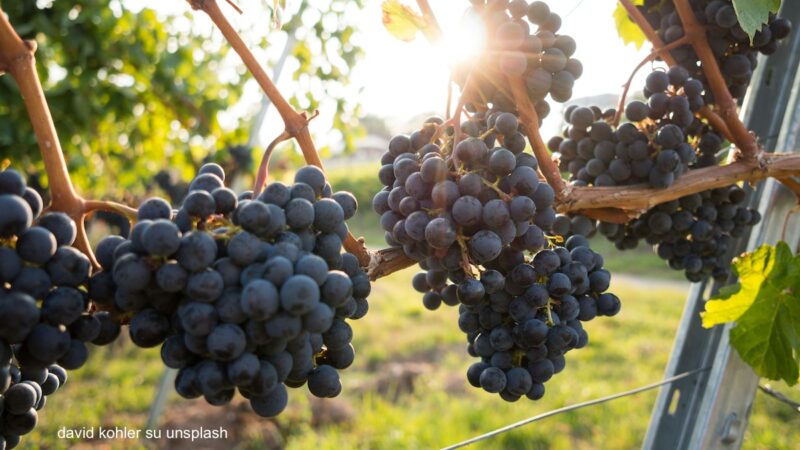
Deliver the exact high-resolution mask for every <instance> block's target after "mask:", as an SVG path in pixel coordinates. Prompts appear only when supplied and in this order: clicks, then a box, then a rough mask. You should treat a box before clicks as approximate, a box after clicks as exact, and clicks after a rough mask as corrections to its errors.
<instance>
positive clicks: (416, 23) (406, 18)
mask: <svg viewBox="0 0 800 450" xmlns="http://www.w3.org/2000/svg"><path fill="white" fill-rule="evenodd" d="M381 9H382V11H383V26H384V27H386V30H387V31H389V33H391V35H392V36H394V37H396V38H397V39H400V40H401V41H405V42H411V41H413V40H414V38H415V37H416V36H417V31H420V30H422V29H424V28H425V27H426V26H427V22H426V21H425V19H424V18H423V17H422V15H421V14H419V13H418V12H416V11H414V10H413V9H411V8H410V7H409V6H407V5H404V4H403V3H401V2H400V0H385V1H384V2H383V4H382V5H381Z"/></svg>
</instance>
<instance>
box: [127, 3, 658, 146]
mask: <svg viewBox="0 0 800 450" xmlns="http://www.w3.org/2000/svg"><path fill="white" fill-rule="evenodd" d="M298 1H300V0H287V3H288V5H289V6H288V7H287V10H292V4H293V3H296V2H298ZM405 2H406V3H407V4H410V5H412V6H414V7H415V5H414V2H413V1H411V0H405ZM124 3H125V5H126V6H127V7H130V8H131V9H139V8H142V7H150V8H154V9H156V10H157V11H158V12H159V13H161V14H180V13H183V12H185V11H187V10H188V9H189V8H188V6H187V4H186V3H185V2H180V1H174V2H173V1H168V2H165V1H163V0H125V2H124ZM219 3H220V5H221V7H222V8H223V11H225V12H226V14H227V16H228V17H229V18H230V20H231V21H232V22H233V24H234V26H237V24H244V23H250V24H252V23H253V22H252V21H254V20H255V21H257V22H255V23H256V24H257V25H258V24H260V23H261V22H264V26H265V27H266V26H268V23H269V14H268V13H267V12H266V10H267V8H266V5H267V4H268V3H271V1H267V0H239V1H238V2H237V3H238V4H239V6H240V7H241V8H242V9H243V10H244V12H245V14H244V15H242V16H239V15H237V14H235V13H234V12H233V10H232V9H231V8H230V7H229V6H227V5H225V2H224V0H219ZM364 3H365V7H364V8H363V9H362V10H355V11H354V12H353V14H354V22H355V23H356V24H357V25H358V28H359V33H358V34H357V35H356V36H355V37H354V41H355V42H356V43H357V44H359V45H361V46H362V48H363V49H364V53H365V56H364V57H363V59H361V60H360V61H359V62H358V63H357V65H356V67H355V68H354V69H353V73H352V83H353V86H352V87H351V88H350V90H349V91H348V95H357V96H358V99H359V101H360V103H361V105H362V108H363V112H364V113H366V114H371V115H376V116H379V117H383V118H385V119H386V120H387V123H388V124H389V126H390V128H391V129H392V130H393V131H398V132H400V131H409V130H404V129H403V127H407V126H408V123H409V120H410V119H412V118H413V117H415V116H418V115H420V114H425V113H430V112H435V113H438V114H439V115H444V108H445V105H446V100H447V83H448V79H449V71H448V61H447V58H445V57H444V56H443V54H445V53H446V52H444V51H443V49H442V48H436V47H433V46H431V45H430V44H429V43H428V41H427V40H425V39H424V38H423V37H422V35H421V34H420V35H419V36H418V37H417V39H416V40H414V41H413V42H410V43H407V42H402V41H399V40H397V39H395V38H394V37H393V36H391V35H390V34H389V33H388V32H387V31H386V29H385V28H384V27H383V24H382V21H381V3H382V2H381V1H379V0H365V2H364ZM548 3H549V5H550V7H551V9H552V10H553V11H554V12H556V13H558V14H559V15H561V17H562V20H563V26H562V28H561V30H559V33H560V34H568V35H570V36H572V37H573V38H574V39H575V40H576V41H577V51H576V53H575V55H574V57H576V58H578V59H579V60H580V61H581V62H582V63H583V67H584V73H583V76H582V77H581V78H580V79H579V80H577V82H576V84H575V88H574V90H573V99H577V98H580V97H586V96H594V95H601V94H615V95H618V94H619V93H620V92H621V86H622V84H623V83H624V82H625V80H626V79H627V78H628V76H629V75H630V72H631V70H632V69H633V68H634V67H635V66H636V64H637V63H638V62H639V61H640V60H641V59H642V58H644V57H645V56H646V54H647V52H648V51H649V49H648V48H642V49H638V50H637V49H636V48H635V47H634V46H633V45H632V44H629V45H627V46H626V45H624V44H623V42H622V40H621V39H620V38H619V37H618V35H617V31H616V27H615V25H614V20H613V17H612V13H613V11H614V8H615V7H616V2H615V1H614V0H558V1H555V0H551V1H549V2H548ZM430 4H431V6H432V8H433V10H434V13H435V14H436V16H437V18H438V20H439V22H440V25H441V27H442V29H443V32H444V34H445V36H451V38H449V41H451V42H452V41H455V42H459V41H458V36H459V30H458V28H459V27H458V23H459V21H460V19H461V17H462V14H463V12H464V10H465V8H466V6H467V5H468V2H467V1H466V0H430ZM192 20H193V24H192V26H193V27H195V28H196V29H201V30H203V29H205V30H210V28H211V27H212V24H211V23H210V21H209V20H208V19H207V18H206V17H204V15H203V14H199V13H197V14H194V15H193V16H192ZM258 26H260V25H258ZM462 35H463V33H462ZM212 36H216V37H217V38H219V37H220V36H219V33H218V32H216V33H215V34H214V33H212ZM453 36H454V37H453ZM446 40H448V39H447V38H446ZM284 43H285V37H284V36H280V35H279V36H276V37H274V38H271V39H270V47H269V48H265V49H264V48H262V49H255V50H256V51H257V52H256V54H257V56H261V57H263V58H267V57H269V58H271V59H272V60H275V59H277V55H279V54H280V53H281V50H282V49H283V44H284ZM234 63H238V62H234ZM293 70H294V68H293V67H292V66H291V64H288V65H287V66H286V67H284V71H283V76H281V77H280V81H279V82H278V87H279V88H280V89H281V90H282V92H284V93H285V94H287V93H289V92H292V91H293V90H295V91H296V92H303V89H308V87H307V86H306V87H304V86H301V85H298V84H297V83H294V82H293V81H292V80H291V79H289V78H291V77H289V76H286V75H287V74H289V73H291V72H292V71H293ZM268 72H272V69H271V68H268ZM647 72H648V70H647V69H646V68H644V69H643V70H641V71H640V73H639V74H638V77H637V78H636V79H635V81H634V84H633V89H634V92H635V91H636V90H638V86H641V85H642V84H643V80H644V76H645V75H646V74H647ZM245 93H246V95H245V96H244V100H243V102H242V104H240V105H235V107H234V108H232V112H231V113H230V117H229V118H228V119H231V120H230V123H233V121H232V118H233V117H235V116H241V115H250V116H254V112H255V111H257V110H258V105H259V103H260V101H261V94H260V91H259V89H258V87H257V86H255V85H254V84H250V85H248V86H247V87H246V90H245ZM549 101H550V104H551V108H552V112H551V114H550V116H549V117H548V119H547V120H546V121H545V124H544V125H543V127H542V134H543V135H544V136H552V135H553V134H556V133H558V131H559V130H558V128H559V126H560V121H561V119H560V114H558V113H559V112H560V111H561V109H562V108H563V105H560V104H557V103H555V102H553V101H551V100H549ZM331 103H332V102H326V100H325V98H322V103H321V107H320V109H321V113H322V114H321V117H320V119H319V120H316V121H315V122H316V123H314V122H312V124H311V125H310V130H311V132H312V133H316V134H317V135H318V139H319V140H320V141H321V142H318V145H319V146H323V145H328V144H330V145H332V146H333V147H335V146H336V143H335V142H331V141H335V140H336V139H337V137H336V135H335V134H333V135H331V134H330V121H329V120H326V117H329V116H328V112H327V111H326V109H328V110H329V107H332V106H333V105H331ZM221 121H222V122H223V125H224V124H225V121H226V117H225V116H223V117H222V118H221ZM281 130H282V124H281V121H280V119H279V117H278V116H277V114H276V113H275V111H274V108H272V109H270V110H269V112H268V114H267V117H266V123H265V126H264V127H263V128H262V130H261V135H260V136H259V139H257V143H258V144H260V145H264V142H269V141H270V140H271V137H273V136H276V135H277V134H279V133H280V131H281Z"/></svg>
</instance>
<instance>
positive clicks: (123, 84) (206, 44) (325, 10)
mask: <svg viewBox="0 0 800 450" xmlns="http://www.w3.org/2000/svg"><path fill="white" fill-rule="evenodd" d="M301 3H302V4H301V5H299V9H297V10H293V11H283V12H282V14H283V17H284V23H283V25H282V27H281V29H276V28H273V27H272V26H271V25H270V24H271V21H270V17H266V18H265V19H264V20H263V21H261V22H262V23H260V25H258V26H257V27H256V25H253V29H251V30H242V34H243V35H244V36H251V35H255V36H256V37H257V39H258V41H257V42H255V44H257V45H260V46H267V45H268V43H269V41H270V40H272V39H274V38H276V37H277V36H278V34H279V33H285V34H286V35H293V36H296V37H297V40H295V41H293V42H294V45H293V48H292V49H290V58H291V61H290V62H291V63H292V64H291V66H292V67H294V68H295V72H294V75H293V78H294V80H295V81H296V82H297V83H298V84H299V85H301V86H302V89H297V90H296V91H297V93H298V94H297V95H294V96H291V98H290V101H291V103H292V104H293V105H295V106H296V107H298V108H301V109H307V110H314V109H316V108H318V107H319V106H320V98H322V97H323V96H324V98H325V102H330V103H331V104H335V107H333V108H332V109H333V110H334V111H335V112H334V113H333V114H332V115H331V118H330V120H331V121H332V124H331V125H332V128H333V129H335V130H338V132H339V133H340V134H341V137H342V138H343V140H344V142H345V148H346V149H352V148H353V146H354V145H353V139H354V137H356V136H357V135H358V133H357V131H358V128H357V126H356V125H355V124H356V120H357V119H358V115H359V109H358V105H357V104H355V103H354V100H353V99H352V96H350V98H349V99H348V98H347V96H346V92H345V91H344V90H343V89H342V87H343V86H346V85H347V84H348V83H349V74H350V69H351V68H352V67H353V66H354V64H355V62H356V60H357V59H358V57H359V55H360V54H361V50H360V48H358V47H357V46H356V45H354V44H353V43H352V42H351V38H352V36H353V33H354V28H353V26H352V23H350V21H348V20H347V17H346V14H345V13H346V11H347V8H353V7H358V8H360V7H361V5H362V4H361V1H357V2H348V1H341V0H330V1H322V2H314V3H313V4H309V2H301ZM2 6H3V10H4V11H5V12H6V13H7V14H8V16H9V19H10V20H11V23H12V24H13V25H14V27H15V29H16V30H17V32H18V33H19V34H20V35H21V36H22V37H23V38H25V39H34V40H36V41H37V43H38V50H37V54H36V56H37V68H38V71H39V77H40V78H41V81H42V84H43V87H44V89H45V93H46V96H47V100H48V103H49V106H50V110H51V113H52V115H53V120H54V122H55V125H56V129H57V130H58V133H59V137H60V139H61V143H62V146H63V147H64V151H65V154H66V158H67V162H68V165H69V170H70V173H71V174H72V178H73V180H74V181H75V182H76V184H78V187H79V189H80V190H81V192H83V193H84V194H86V195H87V196H95V197H101V196H102V197H110V198H115V199H119V200H128V201H131V200H132V199H131V197H138V196H141V195H143V194H144V192H145V191H146V190H148V189H149V188H153V187H155V186H156V185H157V183H155V182H149V181H148V180H152V179H153V177H154V176H155V174H156V173H158V172H159V171H161V170H162V169H164V168H169V169H170V171H171V172H172V175H173V176H174V177H177V178H184V179H185V178H189V177H190V176H191V175H192V174H193V172H194V170H195V168H196V167H197V166H199V165H200V164H201V163H202V162H203V161H204V160H207V159H214V160H218V161H225V160H229V159H231V155H229V152H227V151H226V149H228V148H230V147H231V146H234V145H239V144H245V143H247V142H248V136H247V133H248V128H249V122H250V120H251V119H250V117H249V115H251V113H253V111H250V110H247V111H244V113H240V114H239V117H235V118H234V119H233V121H234V123H235V125H234V126H233V127H228V128H230V129H224V128H223V127H221V126H220V120H219V119H220V116H221V115H222V114H225V113H226V112H228V111H229V110H231V109H232V107H235V106H236V105H237V103H239V102H240V100H245V101H247V100H249V101H250V103H251V105H250V106H253V105H252V103H254V102H253V100H254V98H249V97H248V98H246V99H243V97H242V96H243V93H245V92H246V83H247V82H248V81H250V77H249V75H246V72H245V70H244V68H243V66H242V65H241V64H240V62H239V60H238V57H237V56H236V55H235V54H233V53H232V52H229V51H228V46H227V44H224V43H223V42H222V41H221V39H215V38H214V34H213V33H214V32H213V31H212V28H210V27H208V28H203V29H198V28H201V27H197V26H194V25H193V22H192V21H193V19H194V17H195V16H194V15H193V14H192V13H191V12H189V7H188V5H186V12H185V13H184V14H180V15H157V14H156V12H155V11H153V10H150V9H143V10H141V11H138V12H134V11H132V10H131V9H130V8H129V7H128V4H126V3H124V2H121V1H118V0H86V1H82V2H80V3H79V4H76V3H74V2H55V1H50V2H48V1H37V2H34V1H22V2H18V1H13V2H9V1H5V2H3V3H2ZM309 19H311V20H309ZM250 31H255V33H251V32H250ZM216 37H217V38H219V36H216ZM284 40H286V39H285V36H284ZM226 69H227V70H226ZM312 79H313V82H312ZM259 95H260V94H259ZM232 115H233V114H232ZM252 115H254V114H252ZM351 131H356V132H355V133H353V132H351ZM256 153H260V151H258V150H256ZM0 156H2V157H3V158H10V159H11V160H12V161H13V162H14V165H15V166H18V167H20V168H21V169H23V170H24V171H26V172H28V173H31V174H35V173H40V174H41V175H42V177H44V173H43V171H42V166H41V160H40V156H39V151H38V147H37V146H36V140H35V136H34V133H33V129H32V127H31V125H30V121H29V120H28V116H27V112H26V110H25V106H24V103H23V102H22V100H21V98H20V95H19V90H18V89H17V86H16V84H15V82H14V81H13V79H12V78H11V77H9V76H6V77H0ZM239 156H241V155H239ZM239 162H241V159H240V160H239ZM238 166H240V167H239V169H240V170H242V171H243V172H251V171H250V170H249V169H250V167H247V165H242V164H238ZM143 180H144V181H145V182H144V183H143ZM43 183H45V182H44V180H43Z"/></svg>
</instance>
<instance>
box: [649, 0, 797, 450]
mask: <svg viewBox="0 0 800 450" xmlns="http://www.w3.org/2000/svg"><path fill="white" fill-rule="evenodd" d="M782 11H783V12H782V14H781V15H782V16H784V17H788V18H789V19H790V20H791V21H792V22H793V23H794V24H798V23H800V0H785V1H784V5H783V8H782ZM798 64H800V33H798V32H797V30H795V31H794V32H793V34H792V36H791V37H790V38H789V39H788V42H785V43H783V44H782V45H781V47H780V49H779V51H778V52H776V53H775V54H774V55H772V56H770V57H769V58H768V59H765V58H761V59H760V60H759V67H758V69H757V71H756V73H755V74H754V76H753V81H752V84H751V91H750V93H749V94H748V97H747V99H746V102H745V104H744V106H743V108H742V111H743V116H744V118H745V123H746V125H747V127H748V129H750V130H752V131H753V132H755V133H756V134H757V135H758V136H759V137H760V143H761V144H762V145H763V147H764V148H765V149H768V150H770V151H776V152H798V151H800V148H798V139H799V137H798V132H799V131H800V72H798V70H797V69H798ZM750 204H751V206H752V207H756V206H757V207H758V209H759V211H760V212H761V213H762V216H763V217H764V219H763V220H762V222H761V224H759V225H758V226H757V227H755V228H754V229H753V230H752V232H751V233H750V236H749V237H745V238H742V239H740V240H738V242H737V245H735V247H736V248H735V249H734V251H736V252H737V253H738V252H742V251H745V250H750V249H753V248H755V247H758V246H759V245H761V244H762V243H774V242H776V241H777V240H779V239H781V238H782V236H781V234H782V229H783V222H784V218H785V217H786V214H787V213H788V210H789V209H791V208H792V207H793V206H794V205H796V198H795V197H794V195H792V194H791V193H787V190H786V189H783V188H782V187H781V185H780V184H779V183H776V182H775V181H774V180H769V181H768V182H766V183H762V185H761V186H760V187H759V188H757V189H756V190H755V191H754V192H751V195H750ZM796 228H797V227H795V229H796ZM798 233H800V232H798V231H797V230H795V231H794V232H793V233H792V234H791V235H787V236H784V237H783V239H785V240H786V241H787V242H789V243H790V245H794V246H795V247H796V246H797V242H798V239H800V235H798ZM718 287H719V286H718V285H717V284H716V283H713V284H712V283H696V284H695V285H693V286H692V289H691V291H690V293H689V297H688V299H687V303H686V308H685V309H684V316H683V318H682V319H681V324H680V326H679V329H678V334H677V336H676V339H675V343H674V346H673V351H672V355H671V357H670V361H669V363H668V365H667V370H666V375H665V376H666V377H669V376H673V375H675V374H677V373H681V372H684V371H686V370H691V369H695V368H698V367H710V368H711V370H710V371H708V372H705V373H703V374H701V375H700V376H698V377H696V378H694V379H686V380H681V381H679V382H677V383H674V384H672V385H670V386H668V387H665V388H662V390H661V393H660V394H659V397H658V400H657V401H656V405H655V407H654V410H653V415H652V417H651V421H650V428H649V430H648V433H647V436H646V438H645V441H644V444H643V448H644V449H648V450H651V449H652V450H655V449H658V450H660V449H669V450H674V449H692V450H694V449H698V450H699V449H725V450H730V449H738V448H739V447H740V446H741V444H742V440H743V438H744V432H745V430H746V428H747V420H748V418H749V416H750V412H751V408H752V404H753V399H754V396H755V391H756V387H757V386H758V377H757V376H756V375H755V373H753V371H752V370H751V369H750V367H749V366H747V365H746V364H745V363H743V362H742V361H741V359H740V358H739V355H738V354H737V353H736V351H735V350H734V349H733V348H731V346H730V344H729V341H728V331H729V330H730V328H731V325H728V326H724V327H722V326H719V327H714V328H712V329H710V330H709V329H704V328H702V326H701V322H700V312H701V311H703V309H704V303H705V299H706V298H708V295H709V294H710V292H713V291H714V290H716V289H717V288H718Z"/></svg>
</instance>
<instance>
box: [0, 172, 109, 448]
mask: <svg viewBox="0 0 800 450" xmlns="http://www.w3.org/2000/svg"><path fill="white" fill-rule="evenodd" d="M42 207H43V205H42V199H41V197H40V196H39V194H37V192H36V191H35V190H33V189H31V188H30V187H27V186H26V182H25V179H24V177H23V176H22V175H21V174H20V173H18V172H16V171H14V170H12V169H8V170H5V171H2V172H0V211H2V214H0V448H13V447H14V446H16V445H17V444H18V443H19V440H20V436H22V435H24V434H27V433H29V432H30V431H32V430H33V428H34V427H35V426H36V424H37V421H38V415H37V412H36V411H38V410H40V409H41V408H43V407H44V405H45V396H47V395H50V394H52V393H53V392H55V391H56V390H57V389H58V388H59V386H61V385H63V384H64V382H65V381H66V370H65V369H69V370H72V369H78V368H80V367H81V366H83V365H84V363H85V362H86V359H87V357H88V348H87V346H86V344H87V343H95V344H99V345H103V344H107V343H109V342H111V341H113V340H114V338H116V336H117V335H118V333H119V327H118V326H117V325H116V324H114V322H113V321H112V320H111V318H110V316H109V315H108V313H102V312H100V313H95V314H92V313H90V311H89V301H88V295H87V290H86V282H87V280H88V279H89V273H90V270H91V265H90V263H89V259H88V258H87V257H86V256H84V255H83V254H82V253H80V252H79V251H78V250H76V249H74V248H73V247H71V245H72V243H73V241H74V240H75V237H76V231H77V229H76V227H75V223H74V222H73V221H72V220H71V219H70V218H69V217H68V216H67V215H65V214H63V213H48V214H44V215H40V214H41V213H42Z"/></svg>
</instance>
